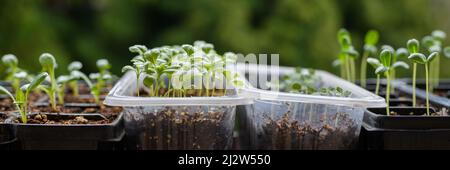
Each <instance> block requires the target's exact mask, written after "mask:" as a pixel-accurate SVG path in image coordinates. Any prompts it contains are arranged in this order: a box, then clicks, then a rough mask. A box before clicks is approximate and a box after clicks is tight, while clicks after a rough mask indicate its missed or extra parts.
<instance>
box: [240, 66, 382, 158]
mask: <svg viewBox="0 0 450 170" xmlns="http://www.w3.org/2000/svg"><path fill="white" fill-rule="evenodd" d="M237 67H238V70H239V72H240V73H241V75H245V76H246V79H247V78H248V76H249V75H251V76H255V75H257V74H259V76H269V77H270V70H271V69H274V70H275V73H277V72H279V75H286V74H290V73H293V72H294V70H295V69H294V68H289V67H268V66H259V65H255V64H249V65H247V66H245V65H244V64H238V66H237ZM258 67H260V69H259V70H260V71H259V73H258ZM261 68H262V69H261ZM261 70H262V71H261ZM316 75H318V76H319V77H320V78H321V80H322V82H321V83H320V84H321V87H336V86H339V87H341V88H342V89H344V90H347V91H350V92H352V95H351V96H350V97H347V98H344V97H328V96H315V95H304V94H292V93H284V92H276V91H270V90H261V89H258V88H255V87H257V86H258V84H251V83H249V82H247V83H246V86H247V87H246V88H245V89H243V90H242V92H241V93H242V95H246V96H251V97H252V98H254V99H255V101H254V104H252V105H248V106H245V111H246V113H245V114H239V115H240V119H243V121H242V122H246V123H247V124H246V125H241V127H247V128H243V129H241V130H243V131H241V133H242V134H241V136H243V137H249V138H247V139H242V141H244V142H245V141H248V142H247V143H249V144H250V148H249V149H277V150H279V149H308V150H316V149H353V148H355V147H357V142H358V136H359V132H360V129H361V124H362V119H363V115H364V108H366V107H385V106H386V104H385V100H384V99H383V98H381V97H379V96H377V95H375V94H373V93H371V92H369V91H366V90H364V89H362V88H360V87H358V86H356V85H354V84H352V83H350V82H347V81H345V80H342V79H340V78H338V77H336V76H334V75H332V74H330V73H328V72H325V71H321V70H316Z"/></svg>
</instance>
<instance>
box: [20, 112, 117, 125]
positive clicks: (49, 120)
mask: <svg viewBox="0 0 450 170" xmlns="http://www.w3.org/2000/svg"><path fill="white" fill-rule="evenodd" d="M14 121H15V122H16V123H22V122H21V120H20V119H16V120H14ZM112 121H113V120H111V119H106V118H104V119H89V118H85V117H84V116H59V115H46V114H36V115H32V116H28V122H27V123H28V124H63V125H71V124H90V125H95V124H109V123H111V122H112Z"/></svg>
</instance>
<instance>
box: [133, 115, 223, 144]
mask: <svg viewBox="0 0 450 170" xmlns="http://www.w3.org/2000/svg"><path fill="white" fill-rule="evenodd" d="M224 116H225V114H224V113H222V112H212V111H210V112H207V113H204V112H195V113H187V112H177V111H176V110H172V109H169V108H167V109H164V110H161V111H159V112H156V113H149V114H145V115H144V118H143V119H144V121H142V120H139V121H136V122H131V124H135V125H134V126H137V128H139V129H138V130H137V135H139V136H136V137H135V138H136V140H139V141H141V144H140V145H139V144H138V146H137V148H138V149H145V150H148V149H151V150H153V149H157V150H167V149H169V150H175V149H180V150H186V149H187V150H193V149H208V150H209V149H218V150H223V149H227V147H228V145H229V139H231V138H232V129H225V128H226V125H224V124H223V123H224V122H226V120H224V119H227V118H226V117H224ZM132 126H133V125H132ZM229 128H232V127H229ZM132 135H133V134H132Z"/></svg>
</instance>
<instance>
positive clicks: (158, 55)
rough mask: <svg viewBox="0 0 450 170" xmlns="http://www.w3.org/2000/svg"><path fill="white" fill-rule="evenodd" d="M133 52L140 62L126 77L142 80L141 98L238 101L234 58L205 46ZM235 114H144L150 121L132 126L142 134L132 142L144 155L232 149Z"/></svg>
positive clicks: (174, 110)
mask: <svg viewBox="0 0 450 170" xmlns="http://www.w3.org/2000/svg"><path fill="white" fill-rule="evenodd" d="M129 50H130V51H131V52H132V53H134V54H135V56H133V59H132V60H131V63H132V64H131V65H128V66H125V67H123V68H122V71H123V72H132V73H133V76H135V77H136V80H137V84H136V86H135V88H136V89H135V90H134V94H136V95H139V96H141V97H142V96H143V95H144V94H143V93H142V92H143V91H144V92H146V94H145V95H147V96H149V97H159V98H180V97H218V96H226V95H235V94H236V93H235V91H234V90H230V89H231V88H235V87H239V86H242V85H243V83H242V81H241V80H239V75H238V74H235V73H233V72H232V71H231V70H229V69H228V68H227V67H226V64H228V63H234V62H235V61H236V59H237V56H236V55H235V54H234V53H230V52H228V53H225V54H223V55H220V54H218V53H217V52H216V51H215V50H214V46H213V45H212V44H210V43H207V42H204V41H196V42H194V44H193V45H190V44H184V45H174V46H162V47H157V48H152V49H147V47H145V46H143V45H134V46H131V47H130V48H129ZM140 82H142V83H140ZM141 84H143V87H141ZM230 87H231V88H230ZM230 109H231V108H230V107H229V106H191V107H185V106H167V107H155V108H154V109H152V110H149V111H145V112H144V113H142V114H143V115H144V120H141V119H139V120H132V121H131V122H130V126H131V127H133V128H136V129H137V131H138V133H137V134H132V135H131V136H132V138H135V139H136V140H137V141H140V143H137V146H138V147H139V148H143V149H226V148H227V147H229V146H228V144H229V142H230V139H231V137H232V127H233V125H232V124H231V122H232V121H231V120H232V114H231V113H230V111H231V110H230ZM143 122H145V123H143ZM155 129H161V130H162V132H160V131H159V130H155ZM141 139H143V140H141Z"/></svg>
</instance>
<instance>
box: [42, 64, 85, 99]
mask: <svg viewBox="0 0 450 170" xmlns="http://www.w3.org/2000/svg"><path fill="white" fill-rule="evenodd" d="M76 71H78V70H76ZM78 79H79V78H78V77H75V76H71V75H62V76H59V77H58V78H57V79H56V83H57V89H58V90H56V92H57V95H58V104H60V105H63V104H64V91H65V89H66V86H67V84H68V83H71V82H76V81H77V80H78ZM42 87H45V86H42ZM43 89H48V88H43ZM44 91H45V90H44Z"/></svg>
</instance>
